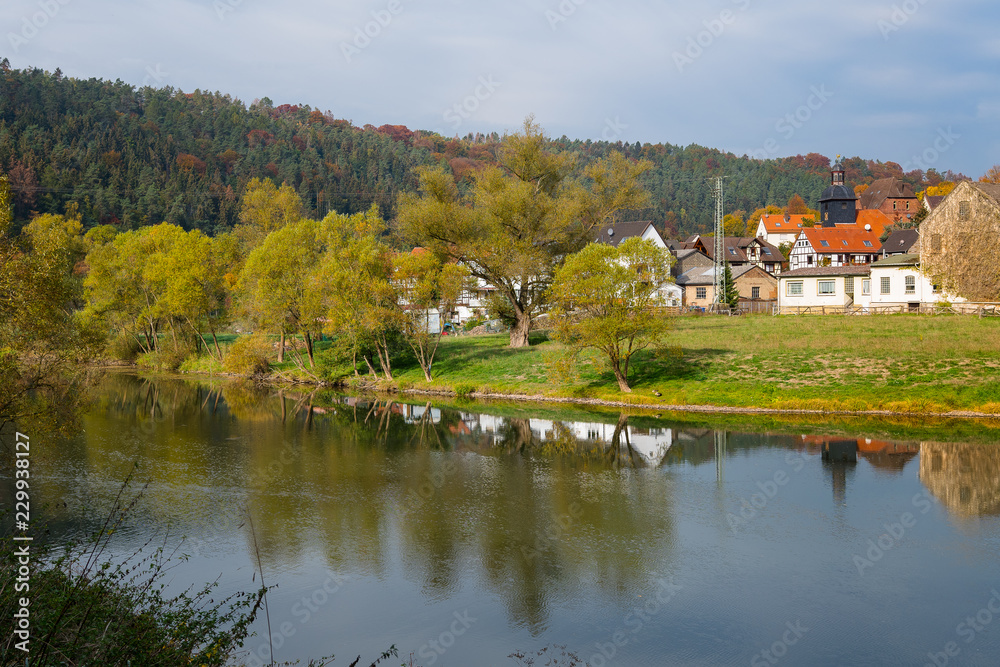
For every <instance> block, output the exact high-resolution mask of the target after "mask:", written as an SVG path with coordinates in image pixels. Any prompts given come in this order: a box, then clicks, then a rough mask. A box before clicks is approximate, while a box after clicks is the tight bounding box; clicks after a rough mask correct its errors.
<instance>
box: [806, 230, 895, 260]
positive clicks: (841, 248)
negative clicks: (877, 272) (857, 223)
mask: <svg viewBox="0 0 1000 667" xmlns="http://www.w3.org/2000/svg"><path fill="white" fill-rule="evenodd" d="M881 234H882V232H881V230H879V232H878V233H876V232H875V230H874V229H873V230H872V231H870V232H868V231H865V230H864V229H863V228H862V229H858V228H857V227H847V226H841V227H805V228H803V229H802V236H805V238H806V239H807V240H808V241H809V245H811V246H812V247H813V250H815V251H816V253H817V254H824V253H845V252H846V253H866V254H870V253H876V252H878V251H879V250H881V248H882V244H881V243H880V242H879V240H878V237H879V236H881ZM800 238H801V236H800ZM823 241H826V245H823V243H822V242H823ZM866 241H867V242H868V243H870V244H871V245H866V244H865V242H866Z"/></svg>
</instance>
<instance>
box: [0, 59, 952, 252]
mask: <svg viewBox="0 0 1000 667" xmlns="http://www.w3.org/2000/svg"><path fill="white" fill-rule="evenodd" d="M0 88H2V89H3V91H4V94H3V95H2V96H0V171H3V172H4V173H6V174H8V175H9V177H10V183H11V187H12V194H13V199H14V219H15V226H16V227H18V228H19V227H21V226H23V225H24V224H26V223H27V221H28V220H30V219H31V217H32V216H33V215H34V214H35V213H38V214H42V213H54V214H60V213H64V212H65V211H66V207H67V206H68V205H69V204H70V203H71V202H75V203H76V204H77V205H78V206H79V214H80V216H81V219H82V221H83V225H84V227H85V228H90V227H93V226H96V225H99V224H104V223H114V224H116V225H118V226H119V227H120V228H121V229H137V228H139V227H143V226H147V225H155V224H158V223H161V222H169V223H173V224H177V225H180V226H181V227H183V228H185V229H199V230H201V231H203V232H205V233H208V234H215V233H217V232H220V231H225V230H228V229H231V228H232V227H233V225H234V224H235V223H236V221H237V218H238V212H239V198H238V196H237V197H236V198H234V197H233V193H242V192H244V191H245V190H246V185H247V183H249V182H250V181H251V180H252V179H254V178H269V179H271V180H273V181H274V183H275V185H277V186H280V185H282V184H287V185H288V186H289V187H291V188H292V189H294V191H295V192H296V193H298V195H299V196H300V197H301V199H302V201H303V203H304V206H305V208H306V211H305V213H306V214H307V215H309V216H313V217H322V216H324V215H325V214H326V213H328V212H331V211H335V212H340V213H356V212H360V211H367V210H368V209H369V208H370V207H371V205H372V204H376V205H377V206H378V207H379V209H380V211H381V213H382V215H383V216H385V217H386V218H387V219H390V220H391V219H393V218H394V217H395V202H396V201H397V198H398V194H399V193H400V192H414V191H415V190H416V187H417V178H416V175H415V169H416V168H417V167H421V166H441V167H445V168H448V169H450V170H451V171H452V172H453V174H454V176H455V178H456V182H457V183H458V185H459V187H460V188H466V187H469V183H470V179H469V175H470V173H472V172H473V171H475V170H476V169H479V168H480V166H482V165H491V164H495V163H496V149H497V146H498V145H499V143H500V141H501V139H502V137H501V135H500V134H498V133H496V132H493V133H489V134H484V133H469V134H467V135H466V136H464V137H444V136H441V135H439V134H436V133H433V132H427V131H423V130H418V129H411V128H408V127H406V126H404V125H389V124H387V125H382V126H380V127H374V126H372V125H365V126H364V127H358V126H356V125H354V124H353V123H352V122H351V121H350V120H347V119H343V118H337V117H336V116H335V115H334V114H333V113H331V112H330V111H321V110H319V109H313V108H311V107H310V106H309V105H307V104H301V103H296V104H279V105H277V106H275V105H274V104H273V103H271V101H270V100H268V99H267V98H264V99H263V100H256V101H254V102H253V103H252V104H250V105H247V104H245V103H243V102H241V101H240V100H238V99H234V98H232V97H230V96H229V95H225V94H222V93H210V92H205V91H200V90H196V91H194V92H191V93H183V92H181V91H179V90H176V89H174V88H170V87H168V88H159V89H158V88H149V87H144V88H136V87H133V86H129V85H127V84H124V83H122V82H120V81H116V82H111V81H102V80H99V79H90V80H86V81H84V80H79V79H72V78H67V77H64V76H61V75H60V76H56V75H54V74H50V73H47V72H45V71H42V70H40V69H30V68H29V69H23V70H18V69H12V68H11V67H10V65H9V63H8V62H7V61H6V60H5V59H0ZM543 120H546V121H548V122H551V120H552V119H543ZM549 143H550V147H551V149H552V150H554V151H566V152H569V153H572V154H575V155H576V157H577V159H578V161H579V163H580V165H581V166H586V165H588V164H592V163H594V162H596V161H598V160H600V159H602V158H606V157H607V156H608V155H610V154H611V153H612V152H618V153H620V154H622V155H624V156H625V157H626V158H627V159H629V160H633V161H634V160H649V161H650V162H651V163H652V164H653V168H652V169H651V170H650V171H649V172H647V173H646V174H644V175H643V177H642V185H643V186H644V187H645V188H646V189H647V190H648V191H649V192H650V193H651V195H652V197H651V201H650V202H649V206H648V207H647V208H646V209H644V210H641V211H630V212H625V213H622V215H623V216H628V217H631V218H633V219H640V218H641V219H649V220H653V221H654V222H655V223H656V224H657V225H658V226H659V227H660V229H661V231H663V232H664V233H665V234H666V235H667V236H671V237H674V236H684V235H688V234H691V233H695V232H705V231H710V230H711V229H712V225H713V216H714V199H713V196H712V188H711V185H710V183H709V179H710V178H712V177H715V176H726V177H727V179H726V184H725V187H726V196H725V201H726V210H727V211H729V212H732V211H739V210H742V211H754V210H757V209H760V208H762V207H765V206H767V205H779V206H781V205H783V204H784V203H785V202H787V201H788V200H789V199H790V198H791V197H792V196H793V195H796V194H797V195H800V196H801V198H802V199H803V201H804V203H805V205H806V206H807V207H808V208H813V207H815V206H816V205H817V200H818V198H819V195H820V193H821V192H822V191H823V189H824V188H825V187H826V186H827V185H829V180H830V175H829V169H830V164H831V160H830V159H829V158H828V157H826V156H824V155H821V154H819V153H809V154H807V155H797V156H793V157H787V158H778V159H774V160H756V159H753V158H750V157H747V156H737V155H734V154H732V153H726V152H723V151H719V150H715V149H710V148H705V147H702V146H697V145H691V146H686V147H684V146H675V145H672V144H668V143H657V144H650V143H645V144H640V143H638V142H637V143H628V142H622V141H616V142H608V141H590V140H574V139H569V138H567V137H565V136H563V137H559V138H550V139H549ZM841 163H842V165H843V166H844V169H845V177H846V180H847V182H848V184H849V185H851V186H852V187H853V186H856V185H860V184H866V183H871V182H872V181H873V180H875V179H877V178H883V177H886V176H895V177H897V178H901V179H903V180H904V181H906V182H908V183H910V184H911V185H913V186H914V189H915V190H917V191H921V190H923V189H925V188H926V187H927V186H930V185H937V184H938V183H940V182H942V181H951V182H957V181H960V180H964V179H965V178H966V177H964V176H963V175H961V174H953V173H951V172H944V173H938V172H936V171H934V170H929V171H927V172H921V171H920V170H914V171H911V172H906V173H904V172H903V169H902V167H901V166H900V165H898V164H896V163H893V162H885V163H883V162H879V161H875V160H866V159H863V158H860V157H852V158H844V159H842V160H841Z"/></svg>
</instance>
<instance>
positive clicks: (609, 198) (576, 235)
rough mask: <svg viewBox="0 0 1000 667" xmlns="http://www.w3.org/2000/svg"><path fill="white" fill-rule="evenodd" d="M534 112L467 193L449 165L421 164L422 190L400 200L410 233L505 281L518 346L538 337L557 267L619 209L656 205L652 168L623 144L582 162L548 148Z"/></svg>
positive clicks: (495, 283)
mask: <svg viewBox="0 0 1000 667" xmlns="http://www.w3.org/2000/svg"><path fill="white" fill-rule="evenodd" d="M547 145H548V142H547V141H546V139H545V137H544V136H543V134H542V130H541V128H540V127H539V126H538V125H537V124H536V123H535V122H534V119H533V118H531V117H530V116H529V117H528V118H527V119H526V120H525V122H524V127H523V128H522V129H521V131H519V132H517V133H515V134H512V135H509V136H507V137H505V138H504V140H503V142H502V143H501V145H500V148H499V150H498V152H497V163H496V164H495V165H490V166H487V167H484V168H483V169H480V170H478V171H477V172H475V174H474V182H473V186H472V189H471V192H470V193H469V194H468V195H466V196H463V195H461V194H459V192H458V189H457V187H456V186H455V181H454V178H453V177H452V175H451V174H450V173H448V172H447V171H445V170H444V169H441V168H433V169H423V170H420V172H419V177H420V194H419V195H414V194H404V195H402V196H401V197H400V199H399V223H400V229H401V231H402V232H403V234H404V236H405V237H406V238H407V239H408V240H409V241H411V242H412V243H414V244H418V245H423V246H426V247H428V248H429V249H431V250H432V251H433V252H434V253H435V254H436V255H438V256H439V257H442V258H447V259H450V260H454V261H457V262H459V263H461V264H463V265H465V266H466V267H468V269H469V272H470V273H471V275H472V276H474V277H475V278H478V279H479V280H481V281H482V282H483V283H485V284H487V285H490V286H492V287H493V288H494V289H495V290H496V303H495V304H494V309H495V310H496V311H497V312H499V314H500V315H501V316H502V317H503V318H504V319H505V320H507V323H508V324H509V325H510V327H511V330H510V345H511V347H525V346H527V345H528V332H529V330H530V329H531V322H532V319H533V318H534V317H535V316H536V314H538V313H539V311H540V309H541V308H542V306H543V305H544V300H545V298H546V297H545V295H546V293H547V291H548V288H549V285H550V283H551V281H552V273H553V271H554V270H555V268H556V267H557V266H559V264H560V263H562V261H563V259H564V258H565V257H566V256H567V255H569V254H572V253H574V252H577V251H578V250H580V249H581V248H583V247H584V246H585V245H586V244H587V242H588V241H593V240H594V238H596V236H597V230H598V227H599V226H601V225H603V224H605V223H607V222H608V221H610V220H611V219H612V218H613V216H614V215H615V214H616V213H618V212H619V211H622V210H626V209H639V208H644V207H646V206H647V204H648V202H649V195H648V194H647V193H646V192H645V191H644V190H643V189H642V188H641V187H640V186H639V184H638V179H639V176H640V175H641V174H642V173H643V172H645V171H647V170H648V169H650V168H651V166H652V165H651V164H650V163H649V162H647V161H645V160H643V161H640V162H630V161H629V160H626V159H625V158H624V157H622V156H621V155H620V154H618V153H612V154H611V155H610V156H609V157H608V158H606V159H602V160H599V161H597V162H596V163H594V164H591V165H590V166H588V167H587V168H586V169H583V170H582V171H581V170H578V169H577V168H576V164H575V160H574V159H573V157H572V156H570V155H566V154H556V153H552V152H550V151H548V150H546V146H547Z"/></svg>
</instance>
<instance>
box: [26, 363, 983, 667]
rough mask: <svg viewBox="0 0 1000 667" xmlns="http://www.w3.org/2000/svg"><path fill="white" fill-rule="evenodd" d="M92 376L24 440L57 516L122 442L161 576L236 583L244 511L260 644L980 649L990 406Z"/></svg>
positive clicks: (102, 499)
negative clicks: (722, 415) (78, 400)
mask: <svg viewBox="0 0 1000 667" xmlns="http://www.w3.org/2000/svg"><path fill="white" fill-rule="evenodd" d="M94 398H95V401H94V405H93V407H92V408H91V410H90V411H89V413H88V415H87V416H86V418H85V419H84V431H85V432H84V433H83V434H82V435H80V436H78V437H76V438H75V439H73V440H71V441H69V442H67V443H64V444H62V445H61V446H60V447H59V448H58V449H57V450H56V449H55V448H52V449H51V450H48V451H46V452H45V453H43V454H39V455H35V454H33V456H34V457H35V458H34V459H33V466H35V468H34V470H35V471H37V472H36V474H37V477H38V479H37V481H36V486H35V489H36V490H35V493H36V494H37V498H38V501H39V502H47V503H48V506H49V507H58V508H62V509H57V510H50V513H51V516H50V517H49V520H50V522H51V523H52V525H53V526H54V528H55V530H56V531H57V532H60V531H63V532H66V533H70V532H74V531H81V530H84V529H86V528H88V527H90V525H91V524H90V523H89V522H91V521H94V520H96V518H97V516H96V515H95V514H94V513H93V512H92V510H94V509H101V508H104V507H106V506H107V505H108V504H109V502H110V500H109V499H110V498H111V497H112V496H113V494H114V493H115V492H116V491H117V490H118V487H119V484H120V482H121V480H122V479H123V478H125V476H126V475H127V474H128V472H129V470H130V469H131V467H132V465H133V463H134V462H138V463H139V465H140V473H139V477H140V478H141V479H148V480H150V487H149V489H148V491H147V495H146V501H145V502H144V504H143V505H142V511H141V513H140V514H139V515H137V517H136V520H135V521H134V522H133V526H132V528H131V530H130V531H129V533H128V534H127V535H126V536H124V537H123V539H122V541H120V542H119V544H118V548H119V549H121V550H126V549H128V548H129V547H130V546H133V545H136V544H140V543H142V542H145V540H146V539H147V538H148V536H149V535H150V534H151V533H155V532H159V533H162V532H163V531H165V530H169V533H170V534H172V535H176V536H181V535H184V536H186V537H187V540H186V542H185V544H184V545H183V547H182V551H184V552H186V553H189V554H190V555H191V558H190V559H189V560H188V561H187V562H185V563H182V564H181V565H180V566H179V567H178V568H177V569H175V570H174V571H173V576H174V580H173V581H174V585H175V586H177V587H178V588H180V587H183V586H186V585H187V584H190V583H193V582H198V583H201V582H204V581H207V580H212V579H215V578H216V577H218V576H219V575H220V574H221V585H222V587H223V588H224V589H225V590H227V591H232V590H235V589H238V588H248V587H250V586H251V584H250V580H251V577H252V574H253V564H252V560H251V557H250V552H251V549H252V546H253V544H252V539H251V538H250V534H249V528H248V527H247V526H246V525H242V527H240V526H241V524H244V523H245V522H244V515H245V512H247V511H249V512H250V514H251V515H252V517H253V519H254V524H255V526H256V531H257V538H258V542H259V546H260V549H261V553H262V557H263V562H264V573H265V575H266V577H267V583H269V584H276V585H277V589H275V590H274V591H272V593H271V595H270V598H269V602H270V610H271V625H272V630H273V631H274V632H275V633H281V632H282V631H283V632H284V636H283V637H279V638H277V641H276V642H275V645H276V651H275V653H276V657H277V658H278V659H279V660H295V659H300V658H302V659H305V658H309V657H317V656H320V655H328V654H331V653H335V654H337V656H338V660H337V662H336V663H335V664H345V665H346V664H349V663H350V662H351V660H353V657H354V656H356V655H357V654H358V653H362V654H363V655H365V656H366V657H368V658H369V659H371V658H374V657H375V656H377V654H378V653H380V652H381V651H382V650H384V649H386V648H387V647H388V646H389V645H390V644H395V645H396V646H397V647H399V648H400V651H401V655H402V656H405V657H407V658H409V655H410V653H411V652H413V660H414V664H420V665H424V667H430V665H516V664H518V663H517V661H515V660H512V659H511V658H509V657H508V655H509V654H511V653H513V652H515V651H517V650H523V651H526V652H532V653H533V652H534V651H537V650H539V649H541V648H543V647H545V646H549V645H553V644H555V645H559V646H565V647H566V648H565V651H567V652H573V653H575V654H577V655H578V656H580V658H582V660H584V661H587V664H589V665H592V666H594V667H597V666H599V665H602V664H616V665H637V666H638V665H642V666H645V665H650V666H652V665H716V664H747V665H749V664H777V663H778V662H780V663H781V664H789V665H845V664H867V665H889V664H925V663H929V664H933V661H934V660H935V659H936V660H937V661H938V664H943V663H942V662H941V660H943V658H944V657H948V656H946V654H945V653H946V651H947V650H949V649H950V650H952V653H953V655H952V656H950V657H949V658H948V659H949V664H952V665H955V664H975V665H995V664H1000V593H998V591H1000V520H998V518H997V517H998V514H1000V447H998V446H997V445H996V444H995V436H996V434H997V433H1000V431H998V430H995V429H994V428H993V427H992V426H990V425H988V424H983V425H976V424H968V423H966V424H960V425H959V426H957V427H952V426H950V425H947V424H945V425H940V426H939V427H937V428H936V429H935V428H928V427H913V428H910V429H909V430H907V428H906V427H893V428H889V427H886V428H885V429H881V428H880V427H877V426H872V425H871V424H866V425H865V426H864V427H863V430H864V433H863V434H862V435H861V436H860V437H859V436H858V435H857V434H856V433H852V432H851V431H850V429H849V428H845V427H843V426H839V427H832V426H831V427H828V429H827V432H826V433H824V429H823V428H822V427H816V426H809V425H806V426H799V427H796V426H794V425H785V426H775V425H772V426H771V427H770V431H769V432H768V433H763V432H760V431H761V430H762V429H761V428H760V427H759V426H754V425H750V424H747V425H744V426H738V425H737V424H738V423H739V422H732V421H731V422H730V425H729V426H726V427H725V430H723V427H721V426H716V427H715V428H710V427H708V426H705V425H699V424H697V423H695V422H691V421H687V422H677V421H671V420H670V419H659V418H655V417H652V416H630V417H628V418H626V417H624V416H619V415H617V414H610V413H606V412H586V411H583V410H577V409H570V410H563V411H557V410H555V409H553V408H550V407H547V406H517V407H512V406H502V405H498V406H489V405H479V404H473V403H469V404H467V405H465V406H464V407H461V408H454V407H451V408H437V407H431V406H430V405H410V404H407V403H405V402H392V401H386V400H385V399H382V400H380V401H375V400H373V399H353V398H347V397H342V396H338V395H334V394H320V393H316V394H313V395H311V396H310V395H308V394H304V393H292V392H285V393H283V394H281V395H279V392H277V391H276V390H252V389H247V388H245V387H240V386H238V385H222V386H216V387H208V386H203V385H199V384H198V383H195V382H187V381H179V380H160V381H156V382H150V381H144V380H141V379H139V378H136V377H134V376H131V375H127V374H121V375H114V376H112V377H110V378H108V380H107V381H106V382H105V383H104V384H103V385H102V386H101V387H99V388H98V389H97V390H96V391H95V396H94ZM741 430H742V431H749V432H741ZM753 431H757V432H753ZM804 431H807V432H808V433H809V435H801V433H802V432H804ZM880 432H888V433H896V432H901V433H904V435H905V436H906V437H903V438H894V437H887V436H884V435H882V436H881V437H879V436H880ZM873 433H875V436H874V437H873V435H872V434H873ZM951 440H957V441H951ZM824 450H828V451H829V452H830V454H831V456H829V457H828V458H829V460H825V458H824V456H823V455H822V452H823V451H824ZM63 503H65V507H64V506H63ZM991 607H992V609H993V611H991V609H990V608H991ZM977 616H978V620H977ZM969 617H972V618H971V619H969ZM970 620H971V622H970ZM974 628H978V629H974ZM257 629H258V632H259V633H260V635H261V636H260V637H256V638H253V639H251V641H250V643H249V645H248V646H249V648H251V649H253V650H258V649H260V648H261V646H262V642H264V639H263V635H264V633H265V632H266V631H265V629H264V626H263V624H262V623H261V624H258V627H257ZM950 642H953V644H952V645H950V646H949V643H950ZM550 650H555V652H556V653H557V654H558V653H559V652H560V649H550ZM762 651H768V652H769V653H768V654H767V655H764V654H763V653H762ZM955 651H958V653H957V655H955V654H954V653H955ZM262 654H263V655H265V656H266V648H265V649H263V650H262ZM611 654H613V655H611ZM607 656H611V657H610V658H609V657H607ZM248 662H249V664H260V662H261V661H259V660H256V659H255V658H249V659H248ZM542 663H543V661H542V660H538V661H537V662H536V664H542ZM366 664H367V663H366ZM390 664H392V662H391V661H390ZM558 664H570V663H569V662H562V663H558Z"/></svg>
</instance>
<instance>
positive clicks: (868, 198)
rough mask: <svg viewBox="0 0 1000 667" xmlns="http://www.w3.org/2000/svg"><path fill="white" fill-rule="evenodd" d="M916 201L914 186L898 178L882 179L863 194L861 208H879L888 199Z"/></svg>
mask: <svg viewBox="0 0 1000 667" xmlns="http://www.w3.org/2000/svg"><path fill="white" fill-rule="evenodd" d="M890 198H891V199H916V198H917V195H916V193H915V192H914V191H913V186H912V185H910V184H909V183H906V182H904V181H901V180H899V179H898V178H894V177H891V176H890V177H889V178H880V179H878V180H877V181H875V182H874V183H872V184H871V185H870V186H868V189H867V190H865V191H864V192H862V193H861V208H879V207H880V206H882V202H884V201H885V200H886V199H890Z"/></svg>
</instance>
